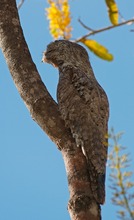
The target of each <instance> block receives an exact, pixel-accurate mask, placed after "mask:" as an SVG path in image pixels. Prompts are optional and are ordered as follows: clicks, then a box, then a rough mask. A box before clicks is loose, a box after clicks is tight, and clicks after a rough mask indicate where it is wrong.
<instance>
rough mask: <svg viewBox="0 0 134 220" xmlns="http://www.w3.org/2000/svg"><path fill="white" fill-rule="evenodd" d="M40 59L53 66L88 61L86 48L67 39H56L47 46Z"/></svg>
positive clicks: (78, 63) (76, 64)
mask: <svg viewBox="0 0 134 220" xmlns="http://www.w3.org/2000/svg"><path fill="white" fill-rule="evenodd" d="M42 61H43V62H47V63H50V64H52V65H54V66H55V67H62V66H64V65H73V66H74V65H75V66H79V65H81V64H82V65H84V64H86V63H89V57H88V54H87V52H86V50H85V49H84V48H83V47H82V46H80V45H79V44H77V43H74V42H70V41H68V40H56V41H54V42H52V43H50V44H49V45H48V46H47V49H46V51H45V52H44V53H43V58H42Z"/></svg>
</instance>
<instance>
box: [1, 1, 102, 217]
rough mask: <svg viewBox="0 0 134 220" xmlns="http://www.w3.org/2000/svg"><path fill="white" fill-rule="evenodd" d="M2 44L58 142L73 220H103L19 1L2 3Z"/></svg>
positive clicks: (30, 102)
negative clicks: (28, 37)
mask: <svg viewBox="0 0 134 220" xmlns="http://www.w3.org/2000/svg"><path fill="white" fill-rule="evenodd" d="M0 45H1V49H2V52H3V54H4V57H5V59H6V62H7V65H8V67H9V70H10V73H11V75H12V78H13V81H14V83H15V85H16V87H17V89H18V91H19V93H20V96H21V97H22V99H23V101H24V103H25V104H26V106H27V108H28V110H29V111H30V114H31V116H32V118H33V119H34V120H35V121H36V122H37V123H38V125H39V126H40V127H41V128H42V129H43V131H44V132H46V133H47V135H48V136H49V137H50V138H51V139H52V141H54V142H55V144H56V145H57V146H58V148H59V149H60V150H61V153H62V155H63V158H64V162H65V167H66V171H67V176H68V183H69V191H70V201H69V204H68V210H69V213H70V216H71V219H72V220H76V219H77V220H83V219H84V220H99V219H100V218H101V217H100V206H99V205H98V204H97V203H96V202H95V200H94V198H93V195H92V193H91V190H90V182H89V179H88V173H87V170H86V160H85V158H84V156H83V155H82V152H81V150H80V149H79V148H77V147H76V145H75V142H74V140H73V138H72V136H71V134H70V131H69V130H67V129H66V128H65V126H64V122H63V121H62V119H61V117H60V114H59V111H58V106H57V104H56V103H55V101H54V100H53V99H52V97H51V96H50V94H49V93H48V91H47V89H46V87H45V85H44V84H43V82H42V81H41V78H40V76H39V74H38V71H37V69H36V66H35V64H34V63H33V61H32V58H31V55H30V53H29V49H28V46H27V44H26V42H25V39H24V36H23V31H22V29H21V26H20V21H19V17H18V11H17V7H16V2H15V0H10V1H9V0H0Z"/></svg>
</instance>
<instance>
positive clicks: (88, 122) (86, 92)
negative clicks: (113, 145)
mask: <svg viewBox="0 0 134 220" xmlns="http://www.w3.org/2000/svg"><path fill="white" fill-rule="evenodd" d="M42 61H43V62H47V63H49V64H52V65H53V66H54V67H57V68H58V70H59V82H58V86H57V101H58V108H59V111H60V114H61V117H62V119H63V120H64V122H65V126H66V127H67V128H69V129H70V132H71V135H72V137H73V138H74V139H75V143H76V146H77V147H80V148H81V151H82V153H83V155H84V156H85V158H86V161H87V170H88V173H89V178H90V184H91V189H92V193H93V196H94V198H95V200H96V202H97V203H98V204H104V202H105V176H106V162H107V152H108V119H109V102H108V98H107V95H106V93H105V91H104V90H103V88H102V87H101V86H100V84H99V83H98V81H97V79H96V77H95V75H94V72H93V69H92V67H91V64H90V61H89V56H88V53H87V51H86V49H85V48H84V47H83V46H81V45H80V44H78V43H76V42H72V41H69V40H55V41H54V42H51V43H50V44H49V45H48V46H47V49H46V51H45V52H44V53H43V58H42Z"/></svg>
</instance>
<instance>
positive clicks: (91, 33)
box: [75, 18, 134, 42]
mask: <svg viewBox="0 0 134 220" xmlns="http://www.w3.org/2000/svg"><path fill="white" fill-rule="evenodd" d="M129 23H130V24H132V23H134V18H133V19H130V20H127V21H124V22H121V23H119V24H117V25H111V26H108V27H104V28H101V29H98V30H94V31H90V32H89V33H88V34H85V35H84V36H82V37H80V38H77V39H76V40H75V42H79V41H81V40H82V39H83V38H87V37H89V36H91V35H94V34H98V33H101V32H103V31H107V30H110V29H113V28H116V27H119V26H122V25H125V24H129Z"/></svg>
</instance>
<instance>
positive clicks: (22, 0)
mask: <svg viewBox="0 0 134 220" xmlns="http://www.w3.org/2000/svg"><path fill="white" fill-rule="evenodd" d="M24 1H25V0H21V1H20V2H19V4H18V6H17V8H18V10H19V9H20V8H21V6H22V5H23V3H24Z"/></svg>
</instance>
